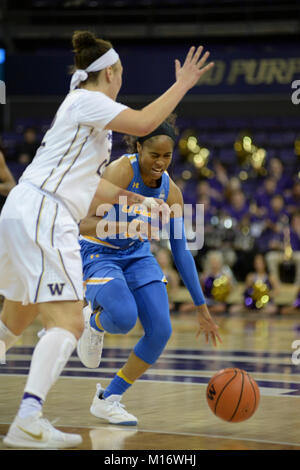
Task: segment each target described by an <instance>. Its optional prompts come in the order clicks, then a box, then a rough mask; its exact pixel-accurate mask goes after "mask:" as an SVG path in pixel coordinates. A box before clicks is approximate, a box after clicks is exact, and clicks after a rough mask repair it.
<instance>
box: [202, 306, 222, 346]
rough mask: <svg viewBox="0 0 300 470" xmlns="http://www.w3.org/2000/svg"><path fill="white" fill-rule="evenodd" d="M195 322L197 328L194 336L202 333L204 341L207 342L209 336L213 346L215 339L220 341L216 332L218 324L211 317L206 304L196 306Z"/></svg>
mask: <svg viewBox="0 0 300 470" xmlns="http://www.w3.org/2000/svg"><path fill="white" fill-rule="evenodd" d="M197 323H198V330H197V333H196V338H198V337H199V335H200V334H201V333H204V335H205V339H206V343H208V341H209V338H210V339H211V340H212V343H213V345H214V346H217V339H218V340H219V341H220V343H222V340H221V337H220V335H219V333H218V329H219V326H218V325H217V324H216V323H215V322H214V320H213V319H212V317H211V315H210V313H209V311H208V308H207V305H206V304H204V305H200V306H199V307H197Z"/></svg>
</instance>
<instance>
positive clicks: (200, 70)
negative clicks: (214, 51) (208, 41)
mask: <svg viewBox="0 0 300 470" xmlns="http://www.w3.org/2000/svg"><path fill="white" fill-rule="evenodd" d="M202 52H203V46H199V47H198V49H197V50H196V48H195V47H194V46H193V47H191V48H190V50H189V52H188V54H187V56H186V58H185V62H184V64H183V65H182V66H181V64H180V61H179V60H178V59H176V60H175V71H176V81H182V82H183V83H184V85H185V86H186V87H187V88H188V89H190V88H193V86H195V85H196V83H197V82H198V80H199V79H200V78H201V77H202V75H204V74H205V73H206V72H207V71H208V70H210V69H211V68H212V67H213V66H214V63H213V62H209V64H206V61H207V59H208V57H209V54H210V53H209V52H208V51H206V52H205V54H204V55H203V56H202V57H201V54H202ZM205 64H206V65H205Z"/></svg>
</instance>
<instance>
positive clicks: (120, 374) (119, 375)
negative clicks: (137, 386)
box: [117, 369, 134, 385]
mask: <svg viewBox="0 0 300 470" xmlns="http://www.w3.org/2000/svg"><path fill="white" fill-rule="evenodd" d="M117 376H118V377H121V379H123V380H125V382H127V383H128V384H130V385H132V384H133V382H134V380H129V379H128V378H127V377H126V375H124V373H123V371H122V369H120V370H119V372H117Z"/></svg>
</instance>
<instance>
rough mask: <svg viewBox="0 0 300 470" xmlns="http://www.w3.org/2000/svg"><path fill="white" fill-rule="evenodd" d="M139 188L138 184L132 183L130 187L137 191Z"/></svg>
mask: <svg viewBox="0 0 300 470" xmlns="http://www.w3.org/2000/svg"><path fill="white" fill-rule="evenodd" d="M139 186H140V183H133V186H132V188H136V189H138V188H139Z"/></svg>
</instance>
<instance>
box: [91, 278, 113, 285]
mask: <svg viewBox="0 0 300 470" xmlns="http://www.w3.org/2000/svg"><path fill="white" fill-rule="evenodd" d="M113 279H114V278H113V277H91V278H90V279H87V280H86V281H84V282H85V285H87V284H89V285H91V284H92V285H93V284H106V283H107V282H109V281H112V280H113Z"/></svg>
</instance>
